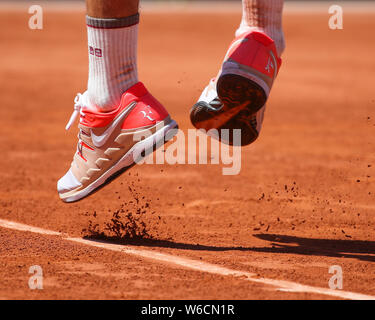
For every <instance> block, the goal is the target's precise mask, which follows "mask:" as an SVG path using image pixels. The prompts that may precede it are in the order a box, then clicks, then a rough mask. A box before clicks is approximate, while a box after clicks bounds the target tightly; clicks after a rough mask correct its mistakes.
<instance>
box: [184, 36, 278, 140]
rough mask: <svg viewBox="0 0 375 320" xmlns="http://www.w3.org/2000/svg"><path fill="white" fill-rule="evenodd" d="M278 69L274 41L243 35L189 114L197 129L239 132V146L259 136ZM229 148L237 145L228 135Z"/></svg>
mask: <svg viewBox="0 0 375 320" xmlns="http://www.w3.org/2000/svg"><path fill="white" fill-rule="evenodd" d="M280 66H281V59H280V58H279V57H278V56H277V51H276V47H275V44H274V41H273V40H272V39H271V38H270V37H268V36H267V35H265V34H264V33H261V32H257V31H251V32H246V33H243V34H241V35H239V36H238V37H236V39H234V41H233V42H232V43H231V45H230V46H229V49H228V51H227V54H226V56H225V58H224V62H223V64H222V67H221V70H220V72H219V74H218V76H217V77H216V78H215V79H211V81H210V83H209V85H208V86H207V87H206V88H205V89H204V91H203V93H202V95H201V96H200V98H199V100H198V102H197V103H196V104H195V105H194V106H193V108H192V109H191V112H190V119H191V122H192V123H193V125H194V126H195V127H196V128H198V129H205V130H207V131H208V130H210V129H217V130H219V134H220V131H221V130H222V129H230V130H233V129H241V141H240V143H239V144H240V145H248V144H250V143H252V142H253V141H254V140H255V139H256V138H257V137H258V135H259V132H260V129H261V125H262V122H263V115H264V110H265V104H266V101H267V98H268V96H269V93H270V90H271V88H272V85H273V83H274V80H275V78H276V76H277V74H278V71H279V68H280ZM229 137H230V138H229V140H228V141H223V142H225V143H228V144H237V142H235V141H233V139H232V138H233V136H232V135H229Z"/></svg>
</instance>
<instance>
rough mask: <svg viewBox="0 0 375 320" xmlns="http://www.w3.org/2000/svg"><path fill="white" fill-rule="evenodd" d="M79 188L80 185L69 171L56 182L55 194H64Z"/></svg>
mask: <svg viewBox="0 0 375 320" xmlns="http://www.w3.org/2000/svg"><path fill="white" fill-rule="evenodd" d="M80 186H81V183H80V182H79V181H78V180H77V178H76V177H75V176H74V174H73V172H72V171H71V170H70V169H69V171H68V172H67V173H66V174H65V176H63V177H62V178H61V179H60V180H59V181H58V182H57V192H58V193H65V192H68V191H71V190H74V189H76V188H78V187H80Z"/></svg>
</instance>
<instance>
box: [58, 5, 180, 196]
mask: <svg viewBox="0 0 375 320" xmlns="http://www.w3.org/2000/svg"><path fill="white" fill-rule="evenodd" d="M87 12H88V15H87V18H86V20H87V33H88V50H89V79H88V88H87V91H86V92H85V93H84V94H78V95H77V98H76V100H75V104H74V112H73V115H72V117H71V119H70V121H69V123H68V125H67V128H69V127H70V126H71V125H72V123H73V121H74V119H75V118H76V117H77V116H78V115H79V116H80V122H79V126H78V128H79V135H78V145H77V151H76V153H75V155H74V158H73V162H72V164H71V167H70V169H69V170H68V172H67V173H66V174H65V175H64V176H63V177H62V178H61V179H60V180H59V181H58V183H57V190H58V193H59V195H60V198H61V199H62V200H63V201H65V202H72V201H76V200H79V199H82V198H84V197H86V196H87V195H89V194H90V193H91V192H93V191H94V190H96V189H97V188H99V187H100V186H102V185H104V184H105V183H106V182H107V181H109V180H110V179H112V178H114V177H117V176H118V175H119V173H120V172H122V170H123V169H124V168H127V167H129V166H131V165H132V164H133V163H134V162H135V161H136V160H137V159H139V158H142V155H143V154H148V153H149V152H152V150H153V146H154V145H156V146H158V147H159V146H161V145H162V143H163V142H164V137H165V136H167V135H168V136H171V134H173V133H175V131H171V129H173V128H175V127H176V126H177V124H176V122H174V121H173V120H172V119H171V118H170V117H169V115H168V112H167V111H166V110H165V109H164V107H163V106H162V105H161V104H160V103H159V102H158V101H157V100H156V99H155V98H154V97H153V96H152V95H151V94H150V93H149V92H148V91H147V89H146V88H145V87H144V85H143V84H142V83H141V82H138V75H137V59H136V58H137V31H138V21H139V15H138V0H87Z"/></svg>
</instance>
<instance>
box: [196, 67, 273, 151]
mask: <svg viewBox="0 0 375 320" xmlns="http://www.w3.org/2000/svg"><path fill="white" fill-rule="evenodd" d="M217 94H218V97H219V99H220V100H221V102H222V103H223V107H222V108H219V109H215V108H212V107H211V106H209V105H207V104H206V103H202V102H198V103H197V104H195V105H194V106H193V109H192V112H191V114H190V119H191V121H192V123H193V125H194V126H195V127H196V128H199V129H205V130H210V129H218V130H219V131H220V130H221V129H230V133H231V134H230V135H229V141H223V142H225V143H228V144H230V145H233V144H235V145H237V144H238V143H236V141H233V134H232V130H233V129H240V130H241V143H240V144H239V145H241V146H244V145H248V144H250V143H252V142H254V141H255V140H256V138H257V137H258V134H259V133H258V132H257V130H256V128H255V127H254V126H253V124H252V121H251V120H252V118H253V117H254V114H255V113H257V112H258V111H259V110H260V109H261V108H262V107H263V106H264V104H265V103H266V100H267V96H266V94H265V92H264V90H263V89H262V88H261V86H259V85H258V84H257V83H255V82H254V81H252V80H250V79H248V78H245V77H243V76H240V75H237V74H225V75H221V76H220V78H219V79H218V82H217Z"/></svg>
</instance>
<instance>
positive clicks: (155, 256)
mask: <svg viewBox="0 0 375 320" xmlns="http://www.w3.org/2000/svg"><path fill="white" fill-rule="evenodd" d="M0 227H3V228H7V229H12V230H17V231H28V232H33V233H38V234H43V235H58V236H62V237H63V239H64V240H66V241H72V242H76V243H80V244H84V245H88V246H92V247H97V248H102V249H107V250H111V251H117V252H122V253H126V254H131V255H134V256H137V257H142V258H146V259H150V260H156V261H159V262H164V263H168V264H173V265H176V266H179V267H183V268H187V269H191V270H196V271H200V272H206V273H212V274H216V275H221V276H234V277H239V278H241V279H243V280H245V281H251V282H255V283H261V284H265V285H270V286H273V287H275V290H278V291H284V292H299V293H315V294H321V295H328V296H332V297H337V298H342V299H351V300H375V296H370V295H365V294H360V293H355V292H349V291H342V290H331V289H327V288H319V287H312V286H307V285H303V284H299V283H296V282H291V281H283V280H273V279H267V278H256V275H255V274H253V273H249V272H246V271H238V270H232V269H228V268H225V267H221V266H217V265H214V264H211V263H206V262H202V261H198V260H193V259H188V258H182V257H179V256H174V255H171V254H165V253H160V252H155V251H150V250H144V249H136V248H134V247H131V246H124V245H117V244H111V243H106V242H100V241H93V240H85V239H82V238H70V237H64V236H63V234H62V233H60V232H56V231H51V230H46V229H42V228H36V227H32V226H29V225H26V224H22V223H18V222H12V221H9V220H4V219H0Z"/></svg>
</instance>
